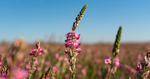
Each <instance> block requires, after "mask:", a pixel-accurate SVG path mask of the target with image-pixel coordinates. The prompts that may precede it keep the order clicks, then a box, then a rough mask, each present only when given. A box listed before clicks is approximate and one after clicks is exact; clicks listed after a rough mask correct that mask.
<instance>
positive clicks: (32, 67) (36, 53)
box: [28, 40, 43, 79]
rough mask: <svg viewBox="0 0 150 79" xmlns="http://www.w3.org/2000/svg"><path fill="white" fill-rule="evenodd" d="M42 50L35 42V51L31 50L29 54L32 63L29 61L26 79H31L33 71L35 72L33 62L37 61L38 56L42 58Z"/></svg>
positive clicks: (38, 42) (38, 43)
mask: <svg viewBox="0 0 150 79" xmlns="http://www.w3.org/2000/svg"><path fill="white" fill-rule="evenodd" d="M42 52H43V50H42V48H41V47H40V41H39V40H37V42H36V49H34V48H33V49H32V50H31V52H30V54H29V55H31V56H33V57H32V61H31V68H30V70H29V76H28V79H31V78H32V74H33V73H34V71H35V70H36V67H35V61H36V60H37V57H38V56H42V55H43V54H42Z"/></svg>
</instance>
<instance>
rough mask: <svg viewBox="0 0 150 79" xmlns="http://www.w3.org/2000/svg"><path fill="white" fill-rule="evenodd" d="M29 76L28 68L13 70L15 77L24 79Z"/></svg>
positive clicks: (15, 78)
mask: <svg viewBox="0 0 150 79" xmlns="http://www.w3.org/2000/svg"><path fill="white" fill-rule="evenodd" d="M27 76H28V71H26V70H20V69H14V70H13V77H14V79H24V78H26V77H27Z"/></svg>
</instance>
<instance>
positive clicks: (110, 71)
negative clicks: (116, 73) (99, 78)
mask: <svg viewBox="0 0 150 79" xmlns="http://www.w3.org/2000/svg"><path fill="white" fill-rule="evenodd" d="M112 67H113V65H112V64H111V67H110V71H109V76H108V79H110V76H111V71H112Z"/></svg>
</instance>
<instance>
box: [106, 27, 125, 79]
mask: <svg viewBox="0 0 150 79" xmlns="http://www.w3.org/2000/svg"><path fill="white" fill-rule="evenodd" d="M121 33H122V26H120V27H119V30H118V32H117V35H116V40H115V43H114V46H113V50H112V54H113V57H112V59H111V57H108V58H106V59H105V63H106V64H110V66H111V67H110V71H109V76H108V79H110V77H111V74H112V76H113V77H115V73H116V71H117V68H122V65H120V61H119V58H118V57H117V55H118V53H119V46H120V39H121Z"/></svg>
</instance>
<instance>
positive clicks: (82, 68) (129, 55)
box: [0, 40, 150, 79]
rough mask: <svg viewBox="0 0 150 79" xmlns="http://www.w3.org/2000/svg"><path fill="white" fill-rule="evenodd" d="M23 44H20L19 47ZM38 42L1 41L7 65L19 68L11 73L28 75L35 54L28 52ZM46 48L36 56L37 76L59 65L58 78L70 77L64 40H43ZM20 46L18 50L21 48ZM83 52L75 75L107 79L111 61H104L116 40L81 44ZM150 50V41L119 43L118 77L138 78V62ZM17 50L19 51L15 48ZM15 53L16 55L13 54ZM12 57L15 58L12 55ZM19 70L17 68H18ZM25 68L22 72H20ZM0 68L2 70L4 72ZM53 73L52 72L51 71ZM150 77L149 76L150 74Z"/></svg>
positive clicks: (87, 78)
mask: <svg viewBox="0 0 150 79" xmlns="http://www.w3.org/2000/svg"><path fill="white" fill-rule="evenodd" d="M20 46H21V47H20ZM33 47H35V44H26V43H25V42H24V41H23V40H17V41H14V43H13V44H9V43H1V44H0V53H1V55H2V59H3V62H4V57H5V56H6V57H8V58H7V62H8V66H14V68H15V66H16V67H17V69H19V70H20V71H18V72H17V71H16V72H15V73H13V72H11V73H12V74H15V75H12V76H18V75H19V74H24V75H22V76H23V77H25V79H26V77H27V76H28V73H26V72H28V68H29V66H28V65H29V62H30V61H31V60H32V56H30V55H29V53H30V51H31V50H32V48H33ZM41 47H42V48H43V52H44V54H43V56H39V57H38V58H37V64H36V69H37V70H36V71H35V73H34V79H38V78H40V76H41V75H42V74H43V73H45V72H46V71H47V70H48V68H49V67H50V66H52V67H56V68H57V71H56V72H55V78H56V79H69V75H70V71H69V62H68V56H67V55H66V53H65V52H64V50H65V49H66V48H65V47H64V44H56V43H51V42H49V43H41ZM18 48H19V50H18ZM81 49H82V52H81V53H80V55H78V56H77V58H78V61H77V63H76V68H77V69H76V78H75V79H105V78H106V79H107V76H108V71H109V67H110V66H109V65H106V64H105V63H104V59H105V58H106V57H109V56H111V55H112V53H111V52H112V49H113V44H105V43H97V44H82V45H81ZM149 50H150V43H127V44H126V43H125V44H121V45H120V53H119V56H118V57H119V59H120V61H121V62H120V64H122V65H123V67H122V68H120V69H118V70H117V76H116V78H117V79H127V78H128V77H131V78H132V79H137V71H136V69H137V62H140V61H143V60H144V56H145V55H146V53H147V51H149ZM16 51H17V52H16ZM14 55H15V56H14ZM12 56H14V57H13V59H14V62H12V60H11V58H12ZM15 70H16V69H15ZM21 72H22V73H21ZM2 73H3V72H2V70H1V74H2ZM50 76H51V74H50ZM149 78H150V77H149Z"/></svg>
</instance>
